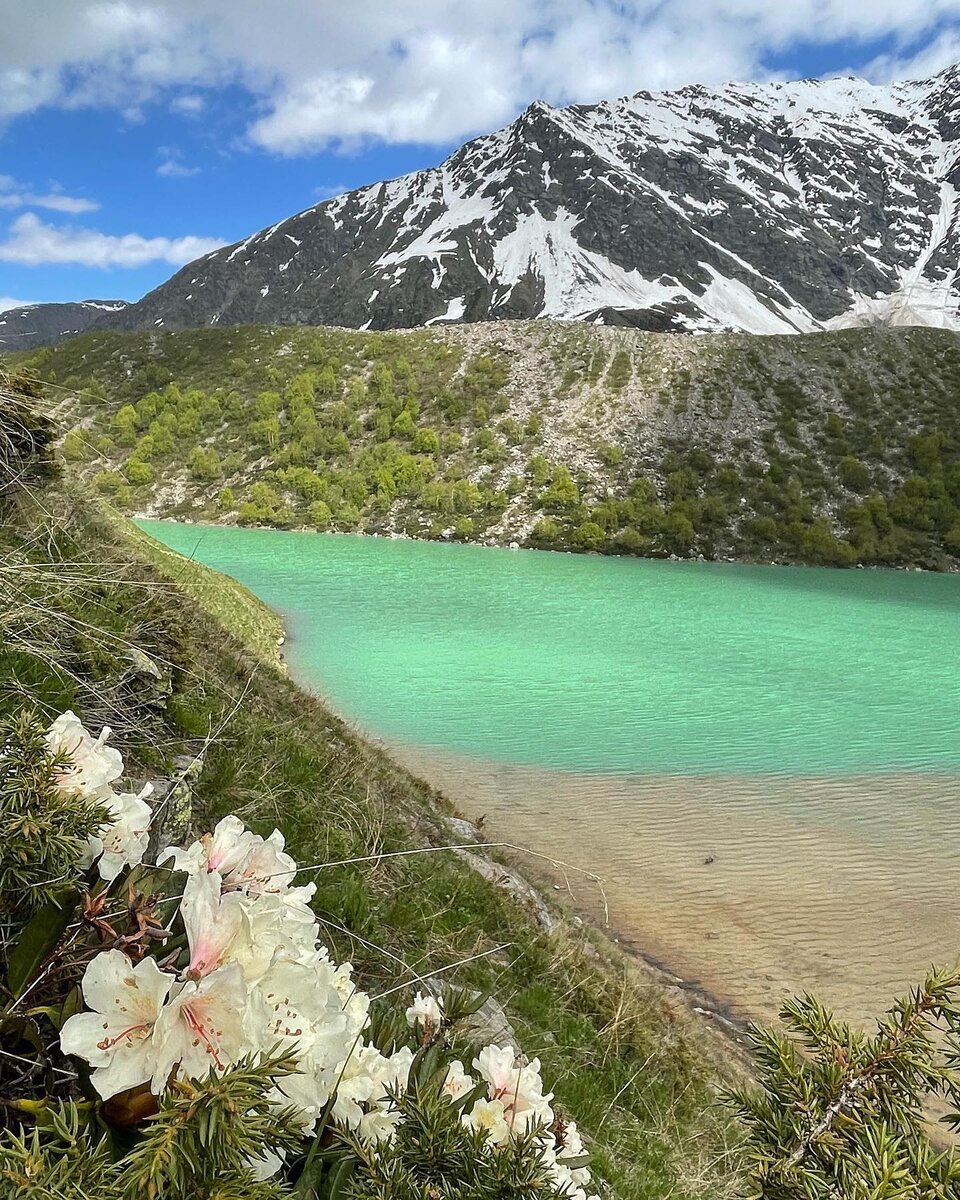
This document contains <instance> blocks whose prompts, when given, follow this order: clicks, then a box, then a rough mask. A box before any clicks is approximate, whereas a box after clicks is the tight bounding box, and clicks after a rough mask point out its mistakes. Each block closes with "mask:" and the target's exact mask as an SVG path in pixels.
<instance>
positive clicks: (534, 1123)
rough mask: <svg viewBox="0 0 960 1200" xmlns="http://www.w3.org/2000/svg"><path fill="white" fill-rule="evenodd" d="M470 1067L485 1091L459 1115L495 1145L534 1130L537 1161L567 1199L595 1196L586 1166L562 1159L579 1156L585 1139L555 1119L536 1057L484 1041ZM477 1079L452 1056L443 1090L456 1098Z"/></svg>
mask: <svg viewBox="0 0 960 1200" xmlns="http://www.w3.org/2000/svg"><path fill="white" fill-rule="evenodd" d="M473 1068H474V1070H475V1071H477V1073H478V1074H479V1076H480V1080H481V1081H482V1082H483V1083H484V1084H485V1085H486V1088H485V1090H486V1093H487V1094H486V1096H481V1097H480V1098H479V1099H478V1100H476V1101H475V1102H474V1104H473V1106H472V1107H471V1108H470V1109H469V1111H468V1112H465V1113H464V1114H463V1117H462V1120H463V1123H464V1124H465V1125H466V1126H467V1127H468V1128H470V1129H479V1130H482V1131H483V1133H484V1135H485V1137H486V1139H487V1141H488V1142H489V1143H490V1145H491V1146H493V1147H497V1146H501V1145H504V1144H505V1143H507V1142H509V1141H510V1140H511V1139H512V1138H514V1137H520V1136H522V1135H524V1134H526V1133H529V1132H531V1131H537V1145H538V1148H539V1152H540V1157H541V1160H542V1162H543V1163H544V1165H545V1166H546V1167H547V1170H548V1172H549V1174H550V1177H551V1179H552V1180H553V1182H554V1183H555V1185H556V1186H557V1187H558V1188H560V1189H561V1190H562V1192H563V1195H564V1196H568V1197H569V1198H570V1200H597V1198H596V1197H595V1196H588V1195H587V1193H586V1191H585V1190H584V1188H585V1187H586V1186H587V1185H589V1183H590V1172H589V1170H588V1169H587V1168H586V1167H583V1166H569V1165H568V1164H567V1162H566V1161H565V1160H576V1159H577V1158H579V1157H581V1156H582V1155H583V1152H584V1151H583V1141H582V1139H581V1137H580V1134H579V1133H578V1132H577V1127H576V1124H575V1123H574V1122H573V1121H562V1120H560V1119H558V1117H557V1115H556V1113H555V1112H554V1110H553V1108H552V1107H551V1104H550V1102H551V1100H552V1099H553V1095H552V1093H548V1094H547V1095H544V1093H543V1081H542V1079H541V1078H540V1060H539V1059H538V1058H534V1059H532V1060H531V1061H530V1062H528V1063H525V1062H523V1061H522V1060H521V1059H520V1058H518V1056H517V1054H516V1053H515V1051H514V1050H513V1048H512V1047H511V1046H485V1047H484V1048H483V1049H482V1050H481V1051H480V1053H479V1054H478V1055H477V1057H476V1058H475V1059H474V1060H473ZM476 1082H477V1081H475V1080H474V1079H473V1077H472V1076H470V1075H468V1074H467V1072H466V1071H465V1070H464V1067H463V1063H462V1062H459V1061H455V1062H452V1063H451V1064H450V1067H449V1069H448V1071H447V1077H446V1080H445V1082H444V1091H445V1092H446V1094H447V1095H448V1096H449V1097H450V1099H451V1100H458V1099H460V1098H461V1097H463V1096H465V1095H467V1093H468V1092H470V1091H472V1090H473V1088H474V1087H475V1086H476Z"/></svg>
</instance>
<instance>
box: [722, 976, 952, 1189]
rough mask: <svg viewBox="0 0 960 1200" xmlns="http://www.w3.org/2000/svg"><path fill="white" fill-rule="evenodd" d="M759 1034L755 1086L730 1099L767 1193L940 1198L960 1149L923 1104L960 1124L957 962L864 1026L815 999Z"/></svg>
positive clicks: (791, 1008) (787, 1010)
mask: <svg viewBox="0 0 960 1200" xmlns="http://www.w3.org/2000/svg"><path fill="white" fill-rule="evenodd" d="M781 1020H782V1021H783V1023H784V1026H785V1029H786V1032H785V1033H781V1032H779V1031H776V1030H757V1031H755V1034H754V1043H755V1054H756V1062H757V1067H758V1072H759V1082H760V1087H759V1090H755V1089H746V1090H743V1091H740V1092H739V1093H737V1094H736V1095H735V1097H734V1099H735V1102H736V1103H737V1105H738V1107H739V1109H740V1113H741V1116H742V1117H743V1118H744V1120H745V1121H746V1123H747V1126H748V1129H749V1143H748V1145H749V1153H750V1157H751V1159H752V1162H753V1164H754V1170H753V1182H754V1188H753V1189H752V1191H751V1195H755V1196H758V1197H763V1198H764V1200H944V1198H948V1197H949V1198H955V1197H957V1196H960V1158H958V1157H957V1156H956V1155H955V1154H953V1153H952V1152H948V1151H943V1150H941V1149H938V1148H937V1146H936V1145H935V1143H934V1140H933V1137H932V1133H931V1129H930V1125H929V1119H928V1113H927V1110H926V1105H927V1104H928V1103H929V1101H931V1099H933V1098H938V1099H939V1100H940V1101H941V1103H942V1102H943V1101H946V1104H947V1106H948V1108H949V1109H950V1110H951V1114H952V1115H951V1116H950V1117H949V1118H948V1122H949V1124H950V1125H951V1127H952V1128H953V1129H955V1130H956V1129H960V1116H958V1115H957V1113H958V1110H960V1073H958V1067H960V1057H958V1055H960V972H958V971H957V970H944V971H938V972H935V973H934V974H932V975H931V976H930V977H929V978H928V979H927V980H926V981H925V982H924V983H923V984H922V985H921V986H920V987H919V988H917V989H916V990H915V991H914V992H913V993H911V995H910V996H908V997H907V998H906V999H904V1000H900V1001H898V1002H897V1003H896V1004H895V1005H894V1007H893V1008H892V1009H891V1010H890V1011H889V1012H888V1013H887V1014H886V1015H885V1016H884V1017H883V1018H882V1019H881V1020H880V1021H879V1022H878V1025H877V1032H876V1033H875V1034H873V1035H868V1034H866V1033H863V1032H861V1031H860V1030H858V1029H854V1028H852V1027H850V1026H848V1025H846V1024H844V1023H842V1022H839V1021H836V1020H835V1019H834V1018H833V1016H832V1015H831V1014H830V1012H828V1011H827V1010H826V1009H825V1008H824V1007H823V1006H822V1005H821V1004H820V1003H819V1002H818V1001H817V1000H816V999H815V998H813V997H811V996H805V997H802V998H801V999H796V1000H792V1001H790V1002H789V1003H788V1004H786V1005H785V1006H784V1008H783V1011H782V1013H781Z"/></svg>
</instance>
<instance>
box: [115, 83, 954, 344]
mask: <svg viewBox="0 0 960 1200" xmlns="http://www.w3.org/2000/svg"><path fill="white" fill-rule="evenodd" d="M955 164H956V165H955ZM958 209H960V73H958V70H957V69H951V70H949V71H946V72H944V73H943V74H941V75H939V76H937V77H936V78H934V79H931V80H926V81H923V82H917V83H903V84H894V85H890V86H888V87H875V86H873V85H871V84H867V83H865V82H863V81H862V80H857V79H834V80H827V81H822V82H818V81H809V80H808V81H803V82H800V83H792V84H771V85H762V86H761V85H750V84H745V85H730V86H728V87H725V88H721V89H717V90H710V89H707V88H702V87H688V88H684V89H682V90H680V91H677V92H666V93H660V94H657V95H652V94H650V93H647V92H641V93H639V94H638V95H636V96H633V97H628V98H626V99H622V100H617V101H612V102H605V103H602V104H597V105H574V106H572V107H570V108H563V109H554V108H551V107H550V106H549V105H546V104H542V103H538V104H534V105H532V106H531V107H530V108H529V109H528V110H527V111H526V112H525V113H524V114H523V115H522V116H521V117H519V118H518V119H517V120H516V121H515V122H514V123H513V124H512V125H510V126H508V127H507V128H505V129H502V130H500V131H499V132H497V133H493V134H490V135H488V136H486V137H481V138H477V139H476V140H475V141H472V142H469V143H467V144H466V145H465V146H463V147H461V149H459V150H458V151H457V152H456V153H455V154H453V155H452V156H451V157H450V158H449V159H447V161H446V162H444V163H442V164H441V165H440V166H439V167H436V168H434V169H432V170H428V171H418V172H416V173H414V174H411V175H407V176H404V177H403V178H401V179H395V180H390V181H388V182H385V183H381V184H377V185H375V186H372V187H366V188H361V189H359V190H357V191H354V192H349V193H347V194H345V195H343V196H339V197H337V198H335V199H333V200H329V201H326V202H325V203H323V204H320V205H317V206H316V207H315V208H312V209H308V210H307V211H306V212H303V213H300V214H298V215H297V216H294V217H291V218H290V219H289V220H286V221H282V222H280V223H279V224H278V225H274V226H273V227H271V228H270V229H266V230H263V231H261V232H260V233H257V234H254V235H253V236H252V237H250V238H248V239H247V240H246V241H243V242H240V243H238V244H236V245H234V246H230V247H227V248H225V249H223V250H218V251H216V252H214V253H213V254H209V255H207V256H206V257H204V258H202V259H198V260H197V261H196V262H194V263H191V264H190V265H188V266H186V267H184V268H183V269H182V270H181V271H179V272H178V273H177V274H176V275H174V276H173V278H172V279H170V280H169V281H168V282H167V283H165V284H163V286H162V287H160V288H158V289H157V290H156V291H154V292H152V293H150V294H149V295H148V296H146V297H145V298H144V299H143V300H141V301H140V302H139V303H138V304H135V305H132V306H130V307H129V308H127V309H125V310H123V311H122V312H119V313H116V314H113V315H108V316H105V317H104V318H103V319H102V320H101V321H100V322H98V324H99V325H101V326H104V327H110V328H121V329H151V328H160V327H162V328H166V329H178V328H185V327H190V326H202V325H216V324H244V323H252V322H260V323H276V324H307V323H309V324H327V325H341V326H349V327H353V328H371V329H391V328H403V327H409V326H416V325H425V324H430V323H432V322H440V321H481V320H484V321H486V320H496V319H523V318H533V317H561V318H570V319H578V320H589V321H597V322H604V323H614V324H625V325H632V326H635V327H638V328H641V329H654V330H669V331H676V332H691V333H698V332H705V331H710V330H723V329H739V330H745V331H747V332H753V333H789V332H796V331H808V330H816V329H821V328H830V327H835V326H838V325H839V326H842V325H850V324H872V323H887V324H931V325H941V326H947V327H950V328H960V317H958V304H960V293H958V290H957V287H956V285H955V279H956V274H957V268H958V261H960V216H958Z"/></svg>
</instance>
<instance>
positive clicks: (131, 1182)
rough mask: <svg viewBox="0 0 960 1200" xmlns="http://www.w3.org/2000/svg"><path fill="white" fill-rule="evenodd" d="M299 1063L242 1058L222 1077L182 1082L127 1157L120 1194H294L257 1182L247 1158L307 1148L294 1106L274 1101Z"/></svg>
mask: <svg viewBox="0 0 960 1200" xmlns="http://www.w3.org/2000/svg"><path fill="white" fill-rule="evenodd" d="M295 1065H296V1064H295V1062H294V1061H293V1060H285V1059H282V1058H275V1059H269V1060H267V1061H265V1062H261V1063H257V1064H255V1063H253V1062H252V1061H248V1062H241V1063H239V1064H238V1065H237V1066H236V1067H234V1068H232V1069H231V1070H229V1071H227V1072H226V1074H224V1075H223V1076H221V1077H220V1078H217V1076H216V1075H215V1074H213V1073H212V1072H211V1074H210V1075H209V1076H208V1077H207V1078H206V1079H204V1080H199V1081H190V1080H185V1081H182V1082H181V1081H178V1082H177V1083H175V1084H174V1085H173V1086H172V1087H171V1088H170V1089H169V1091H168V1092H167V1093H166V1094H165V1095H164V1096H162V1097H161V1099H160V1111H159V1113H158V1114H157V1115H156V1116H155V1117H153V1118H151V1120H150V1122H149V1124H148V1126H147V1127H146V1130H145V1132H144V1136H143V1137H142V1139H141V1140H140V1141H139V1142H138V1143H137V1145H136V1146H135V1147H134V1149H133V1150H131V1151H130V1152H129V1153H128V1154H127V1155H126V1157H125V1158H124V1161H123V1166H122V1169H121V1170H120V1171H119V1174H118V1179H117V1184H116V1194H117V1197H118V1200H166V1198H167V1197H171V1198H172V1197H181V1196H182V1197H184V1200H186V1197H191V1198H192V1197H197V1200H203V1198H204V1197H210V1198H211V1200H213V1197H218V1196H222V1197H226V1196H228V1195H236V1196H237V1197H242V1198H243V1200H273V1198H274V1197H280V1196H283V1195H286V1194H288V1193H287V1189H286V1188H281V1187H280V1186H279V1185H277V1184H272V1183H257V1182H256V1181H255V1180H254V1178H253V1175H252V1174H251V1171H250V1168H249V1165H248V1164H249V1163H250V1161H251V1160H253V1159H256V1158H263V1157H265V1156H267V1155H277V1156H280V1157H285V1156H286V1155H287V1154H295V1153H299V1151H300V1149H301V1146H302V1143H303V1133H302V1130H301V1128H300V1126H299V1125H298V1123H297V1121H296V1119H295V1118H294V1115H293V1113H292V1111H290V1110H285V1109H278V1108H277V1107H276V1106H275V1105H274V1104H273V1102H272V1101H271V1100H269V1099H268V1096H269V1094H270V1091H271V1089H272V1087H273V1086H274V1084H275V1083H276V1081H277V1080H278V1079H281V1078H282V1077H283V1076H284V1075H287V1074H289V1073H290V1072H291V1071H292V1070H293V1069H294V1068H295Z"/></svg>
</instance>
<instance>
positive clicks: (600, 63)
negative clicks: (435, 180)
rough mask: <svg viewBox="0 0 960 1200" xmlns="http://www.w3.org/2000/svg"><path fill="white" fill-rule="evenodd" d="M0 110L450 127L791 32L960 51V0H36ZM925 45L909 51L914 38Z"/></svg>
mask: <svg viewBox="0 0 960 1200" xmlns="http://www.w3.org/2000/svg"><path fill="white" fill-rule="evenodd" d="M4 7H5V8H6V9H8V10H9V11H8V12H6V13H5V14H4V35H3V38H2V40H0V117H2V116H4V115H7V116H15V115H16V114H18V113H23V112H28V111H31V110H33V109H35V108H37V107H40V106H42V105H46V104H59V105H65V106H77V105H96V106H101V107H102V106H112V107H115V108H116V109H117V110H119V111H121V112H137V111H138V110H139V109H141V108H142V106H143V105H145V104H147V103H149V102H150V101H151V100H163V101H165V102H166V103H168V104H169V106H170V107H171V108H172V109H173V110H174V111H177V112H180V113H185V114H190V113H194V114H195V113H196V112H199V111H200V110H201V109H202V108H203V104H204V98H205V96H207V95H208V94H210V92H209V90H210V89H215V88H217V87H223V86H226V85H237V86H239V87H241V88H244V89H246V91H247V93H248V95H249V97H250V99H251V100H252V102H253V103H254V104H255V105H256V106H257V107H258V108H259V113H260V115H259V116H257V117H256V119H255V120H253V122H252V123H251V125H250V128H249V131H248V133H249V137H250V139H251V140H252V141H253V143H254V144H257V145H259V146H261V147H263V148H265V149H267V150H271V151H274V152H278V153H284V154H299V153H304V152H308V151H312V150H315V149H318V148H321V147H323V146H326V145H329V144H331V143H333V144H338V143H344V144H347V145H349V144H351V143H354V142H356V141H359V140H363V139H369V138H377V139H382V140H385V141H393V142H396V141H411V140H413V141H420V142H447V141H455V140H459V139H461V138H463V137H465V136H467V135H468V134H470V133H472V132H475V131H480V130H487V129H490V128H493V127H495V126H496V125H498V124H501V123H503V122H505V121H507V120H509V119H510V118H511V117H512V116H513V115H514V114H515V113H516V112H517V111H518V110H519V109H521V108H523V107H524V106H525V105H526V104H527V103H529V102H530V101H531V100H533V99H537V98H542V99H546V100H549V101H551V102H553V103H563V102H570V101H592V100H597V99H599V98H602V97H610V96H615V95H620V94H624V93H630V92H635V91H638V90H640V89H642V88H650V89H656V88H662V87H672V86H677V85H680V84H683V83H690V82H704V83H717V82H722V81H724V80H727V79H730V78H763V77H769V76H770V75H771V71H770V70H769V69H767V68H766V67H765V66H764V63H765V61H770V60H771V57H772V56H773V55H774V54H777V55H779V56H782V55H783V54H784V53H785V52H787V51H788V50H789V47H790V46H791V44H793V43H795V42H799V41H803V42H805V43H810V42H811V41H813V42H814V43H817V42H819V43H829V42H834V43H836V42H840V41H843V40H846V41H847V42H848V43H849V44H850V46H852V47H854V48H855V47H856V46H857V45H858V44H859V45H862V46H863V47H864V53H867V48H868V47H869V46H871V45H872V44H875V43H876V41H877V40H878V39H889V40H890V41H891V44H892V45H893V47H894V49H893V52H892V53H891V54H890V55H888V56H886V57H885V58H883V59H877V60H876V61H875V62H874V63H872V64H870V65H869V67H868V69H867V72H866V73H867V74H870V75H872V76H873V77H874V78H884V77H886V76H887V75H889V74H890V73H898V74H899V73H901V72H905V73H914V72H917V71H919V72H920V73H921V74H929V73H930V72H931V71H933V70H936V69H938V68H940V67H942V66H945V65H947V63H948V62H949V61H950V60H951V59H952V58H953V57H954V56H955V55H956V54H957V53H958V52H960V44H958V42H957V38H956V36H955V35H954V34H950V33H947V34H943V33H942V30H943V29H944V28H945V27H947V26H949V25H950V24H951V23H953V24H954V26H956V23H958V22H960V0H791V3H776V4H775V3H771V0H669V2H668V3H664V2H663V0H484V3H482V4H478V3H477V2H476V0H353V3H352V4H349V5H348V4H338V5H334V4H328V3H318V2H317V0H271V3H270V4H265V3H263V0H46V2H45V3H43V4H38V3H32V4H30V3H26V4H24V3H21V4H13V3H11V4H8V5H5V6H4ZM918 45H922V48H921V49H920V50H916V49H915V48H916V47H917V46H918Z"/></svg>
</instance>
